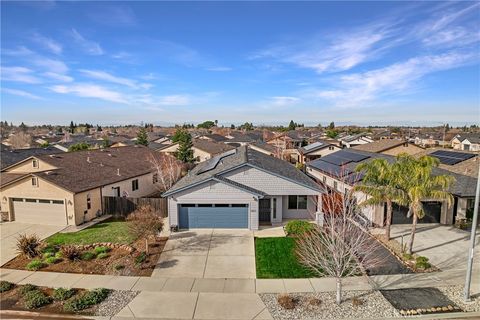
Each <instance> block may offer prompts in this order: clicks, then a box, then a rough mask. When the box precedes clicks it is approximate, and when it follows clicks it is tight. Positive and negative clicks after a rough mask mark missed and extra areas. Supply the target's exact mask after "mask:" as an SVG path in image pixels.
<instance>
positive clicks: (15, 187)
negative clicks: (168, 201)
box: [0, 146, 162, 225]
mask: <svg viewBox="0 0 480 320" xmlns="http://www.w3.org/2000/svg"><path fill="white" fill-rule="evenodd" d="M152 157H157V159H158V160H161V157H162V155H160V154H158V153H155V152H152V151H151V150H149V149H148V148H146V147H143V146H130V147H123V148H108V149H101V150H89V151H78V152H69V153H62V154H51V155H40V156H32V157H29V158H27V159H25V160H22V161H19V162H17V163H15V164H13V165H11V166H8V167H6V168H4V169H3V170H2V172H1V176H0V178H1V182H0V205H1V207H0V210H1V213H2V218H7V219H8V220H9V221H12V220H15V221H19V222H25V223H38V224H49V225H80V224H82V223H84V222H87V221H89V220H92V219H94V218H95V217H97V216H99V215H101V214H102V199H103V196H118V197H120V196H125V197H144V196H148V195H151V194H153V193H156V192H158V189H157V185H158V183H157V180H158V176H157V174H156V173H155V170H154V169H153V168H152V167H153V166H152V164H151V162H150V160H151V159H152Z"/></svg>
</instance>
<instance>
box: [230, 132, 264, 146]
mask: <svg viewBox="0 0 480 320" xmlns="http://www.w3.org/2000/svg"><path fill="white" fill-rule="evenodd" d="M226 138H227V139H228V140H225V141H224V143H226V144H229V145H231V146H233V147H240V146H244V145H246V144H251V143H253V142H263V134H262V133H261V132H260V131H247V132H238V131H232V132H230V133H229V134H228V135H227V136H226Z"/></svg>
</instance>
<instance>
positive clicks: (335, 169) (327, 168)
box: [309, 158, 352, 177]
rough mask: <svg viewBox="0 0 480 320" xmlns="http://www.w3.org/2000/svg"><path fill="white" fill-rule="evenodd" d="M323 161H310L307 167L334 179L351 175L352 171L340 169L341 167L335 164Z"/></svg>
mask: <svg viewBox="0 0 480 320" xmlns="http://www.w3.org/2000/svg"><path fill="white" fill-rule="evenodd" d="M323 160H324V158H322V160H316V161H312V162H310V164H309V165H310V166H311V167H313V168H315V169H318V170H320V171H323V172H325V173H328V174H330V175H333V176H335V177H340V176H346V175H348V174H350V173H352V171H350V170H348V169H345V168H342V167H340V166H337V165H335V164H331V163H328V162H325V161H323Z"/></svg>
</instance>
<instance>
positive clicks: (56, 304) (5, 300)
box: [0, 286, 97, 318]
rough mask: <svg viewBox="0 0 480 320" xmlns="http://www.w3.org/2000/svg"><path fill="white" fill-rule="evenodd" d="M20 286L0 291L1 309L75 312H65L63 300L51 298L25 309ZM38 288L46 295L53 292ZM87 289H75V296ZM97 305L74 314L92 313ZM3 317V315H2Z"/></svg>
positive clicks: (48, 289) (57, 312)
mask: <svg viewBox="0 0 480 320" xmlns="http://www.w3.org/2000/svg"><path fill="white" fill-rule="evenodd" d="M20 288H21V286H15V288H13V289H12V290H9V291H6V292H2V293H0V309H1V310H15V311H33V312H41V313H53V314H75V313H73V312H66V311H64V310H63V304H64V303H65V301H55V300H53V301H52V303H50V304H47V305H45V306H43V307H40V308H37V309H27V308H25V304H24V303H25V302H24V299H23V298H22V295H21V294H20V292H19V290H20ZM38 289H39V290H41V291H42V292H44V293H45V294H46V295H48V296H51V295H52V293H53V289H52V288H44V287H39V288H38ZM85 291H87V290H82V289H77V293H76V296H78V295H79V294H82V293H83V292H85ZM96 308H97V306H92V307H90V308H88V309H85V310H82V311H79V312H77V313H76V314H84V315H93V314H94V313H95V310H96ZM2 318H3V316H2Z"/></svg>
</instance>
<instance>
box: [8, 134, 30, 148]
mask: <svg viewBox="0 0 480 320" xmlns="http://www.w3.org/2000/svg"><path fill="white" fill-rule="evenodd" d="M9 141H10V144H11V145H12V149H22V148H25V147H29V146H30V144H31V143H32V137H31V136H30V135H29V134H26V133H25V132H23V131H20V132H17V133H15V134H14V135H12V136H10V138H9Z"/></svg>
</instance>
